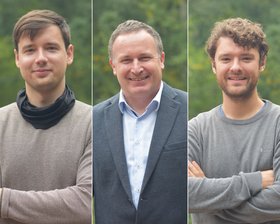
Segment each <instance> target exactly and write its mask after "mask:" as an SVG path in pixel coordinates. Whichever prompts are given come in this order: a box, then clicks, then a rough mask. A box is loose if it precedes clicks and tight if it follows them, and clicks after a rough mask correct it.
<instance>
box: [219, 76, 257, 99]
mask: <svg viewBox="0 0 280 224" xmlns="http://www.w3.org/2000/svg"><path fill="white" fill-rule="evenodd" d="M219 86H220V88H221V89H222V91H223V93H224V94H225V95H226V96H227V97H229V98H230V99H232V100H234V101H242V100H246V99H249V98H250V97H251V96H252V95H253V94H254V92H255V90H256V86H257V81H256V82H249V83H248V84H247V85H246V86H242V87H241V86H240V87H238V86H234V87H232V86H230V87H227V86H226V85H224V84H219ZM238 88H239V89H238Z"/></svg>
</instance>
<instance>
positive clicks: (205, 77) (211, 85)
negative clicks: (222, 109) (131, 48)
mask: <svg viewBox="0 0 280 224" xmlns="http://www.w3.org/2000/svg"><path fill="white" fill-rule="evenodd" d="M279 15H280V1H279V0H268V1H259V0H246V1H244V0H211V1H209V0H189V30H188V37H189V45H188V46H189V49H188V50H189V117H190V118H192V117H193V116H195V115H197V114H198V113H200V112H203V111H208V110H209V109H211V108H213V107H215V106H216V105H218V104H220V103H221V91H220V89H219V88H218V86H217V83H216V79H215V75H214V74H213V73H212V69H211V64H210V60H209V59H208V56H207V54H206V53H205V51H204V44H205V42H206V40H207V38H208V36H209V35H210V31H211V29H212V27H213V25H214V23H215V22H216V21H218V20H222V19H226V18H230V17H243V18H248V19H250V20H252V21H254V22H258V23H261V24H262V26H263V29H264V31H265V33H266V35H267V41H268V44H269V46H270V50H269V53H268V58H267V65H266V68H265V71H264V72H263V73H262V74H261V78H260V81H259V85H258V91H259V94H260V96H261V97H262V98H265V99H269V100H271V101H272V102H274V103H277V104H280V74H279V73H280V63H279V61H280V25H279V24H280V16H279ZM189 223H191V220H190V222H189Z"/></svg>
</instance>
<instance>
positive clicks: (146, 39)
mask: <svg viewBox="0 0 280 224" xmlns="http://www.w3.org/2000/svg"><path fill="white" fill-rule="evenodd" d="M141 52H142V53H143V52H151V53H154V52H157V48H156V42H155V40H154V38H153V37H152V36H151V34H149V33H148V32H147V31H145V30H140V31H137V32H130V33H124V34H121V35H119V36H118V37H117V38H116V40H115V41H114V43H113V46H112V53H113V55H115V56H116V55H124V54H127V55H128V54H134V53H141Z"/></svg>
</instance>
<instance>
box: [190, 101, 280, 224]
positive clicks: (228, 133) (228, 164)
mask: <svg viewBox="0 0 280 224" xmlns="http://www.w3.org/2000/svg"><path fill="white" fill-rule="evenodd" d="M265 102H266V104H265V106H264V107H263V108H262V110H261V111H260V112H259V113H257V114H256V115H255V116H254V117H252V118H250V119H248V120H242V121H237V120H231V119H227V118H226V117H225V116H224V115H223V113H222V111H221V107H220V106H218V107H216V108H214V109H212V110H211V111H209V112H205V113H202V114H199V115H198V116H197V117H195V118H193V119H192V120H191V121H190V122H189V159H190V160H195V161H196V162H198V164H199V165H200V166H201V168H202V169H203V171H204V172H205V175H206V177H207V178H191V177H190V178H189V209H190V212H191V213H194V214H192V219H193V224H204V223H205V224H206V223H207V224H220V223H228V224H229V223H280V107H279V106H277V105H275V104H272V103H271V102H269V101H265ZM272 168H273V170H274V174H275V183H274V184H273V186H271V187H268V188H266V189H264V190H262V188H261V174H260V172H259V171H263V170H268V169H272ZM272 220H274V221H272ZM276 220H278V221H276Z"/></svg>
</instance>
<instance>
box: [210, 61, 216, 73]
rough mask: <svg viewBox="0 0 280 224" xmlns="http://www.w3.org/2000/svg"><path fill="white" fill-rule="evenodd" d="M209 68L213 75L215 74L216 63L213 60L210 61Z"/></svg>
mask: <svg viewBox="0 0 280 224" xmlns="http://www.w3.org/2000/svg"><path fill="white" fill-rule="evenodd" d="M211 66H212V71H213V73H214V74H216V63H215V60H214V59H211Z"/></svg>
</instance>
